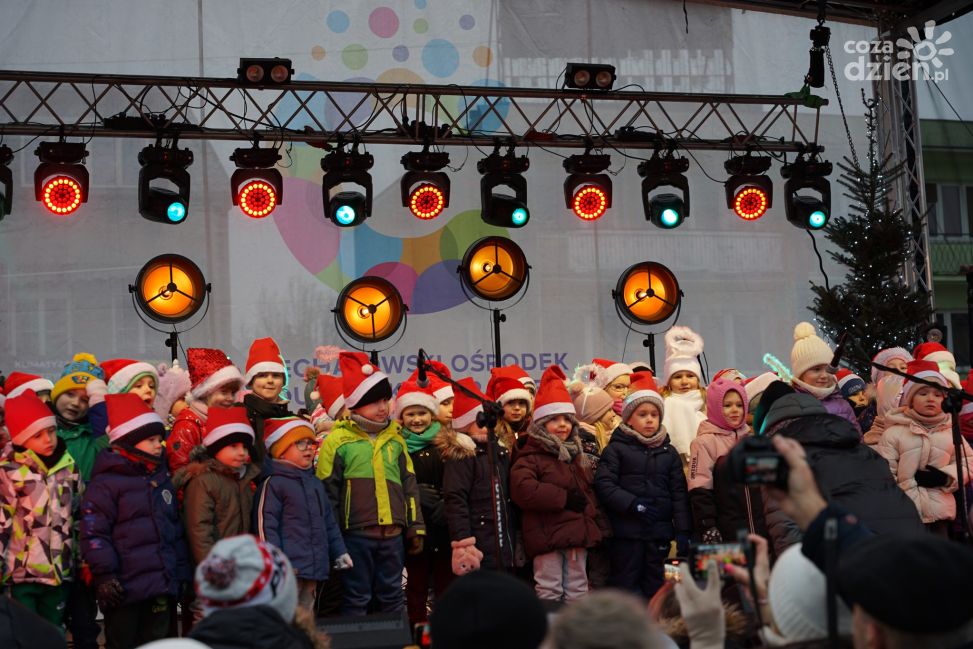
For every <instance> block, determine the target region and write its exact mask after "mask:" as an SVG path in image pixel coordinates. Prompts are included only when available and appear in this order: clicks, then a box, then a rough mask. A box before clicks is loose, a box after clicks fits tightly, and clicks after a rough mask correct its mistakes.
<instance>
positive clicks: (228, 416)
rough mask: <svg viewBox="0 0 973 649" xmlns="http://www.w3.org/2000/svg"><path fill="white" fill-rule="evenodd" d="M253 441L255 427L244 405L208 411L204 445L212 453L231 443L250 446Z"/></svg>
mask: <svg viewBox="0 0 973 649" xmlns="http://www.w3.org/2000/svg"><path fill="white" fill-rule="evenodd" d="M266 421H271V420H270V419H267V420H266ZM253 441H254V434H253V427H252V426H251V425H250V420H249V419H248V418H247V409H246V408H244V407H243V406H231V407H229V408H220V407H213V408H210V409H209V410H208V411H207V413H206V431H205V433H204V434H203V446H205V447H206V450H208V451H209V453H210V455H216V453H217V451H219V450H220V449H221V448H223V447H225V446H229V445H230V444H235V443H237V442H243V443H244V444H246V445H248V446H250V445H252V444H253Z"/></svg>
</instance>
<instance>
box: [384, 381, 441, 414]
mask: <svg viewBox="0 0 973 649" xmlns="http://www.w3.org/2000/svg"><path fill="white" fill-rule="evenodd" d="M431 388H432V382H431V381H430V382H429V386H428V387H426V388H425V389H423V388H420V387H419V385H418V384H416V383H414V382H413V381H406V382H405V383H403V384H402V385H400V386H399V392H398V395H396V397H395V412H396V413H397V414H398V415H399V417H401V416H402V412H403V411H404V410H405V409H406V408H408V407H410V406H422V407H423V408H425V409H426V410H428V411H429V412H431V413H433V414H434V415H435V414H436V411H437V410H438V409H439V402H438V401H437V400H436V397H434V396H433V395H432V389H431Z"/></svg>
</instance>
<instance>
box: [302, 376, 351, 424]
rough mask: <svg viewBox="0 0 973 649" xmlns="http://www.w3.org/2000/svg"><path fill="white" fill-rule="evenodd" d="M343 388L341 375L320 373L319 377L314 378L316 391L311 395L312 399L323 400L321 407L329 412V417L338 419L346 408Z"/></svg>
mask: <svg viewBox="0 0 973 649" xmlns="http://www.w3.org/2000/svg"><path fill="white" fill-rule="evenodd" d="M342 389H343V388H342V382H341V377H340V376H334V375H333V374H318V378H317V379H315V380H314V392H312V393H311V395H310V396H311V399H312V400H314V401H320V402H321V407H322V408H324V411H325V412H326V413H328V417H331V419H337V418H338V415H340V414H341V411H342V410H344V408H345V395H344V394H343V393H342V391H341V390H342Z"/></svg>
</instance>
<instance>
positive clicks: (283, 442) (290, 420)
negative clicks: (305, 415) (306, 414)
mask: <svg viewBox="0 0 973 649" xmlns="http://www.w3.org/2000/svg"><path fill="white" fill-rule="evenodd" d="M302 439H314V429H313V428H311V424H310V423H308V421H307V420H306V419H302V418H301V417H294V416H291V417H277V418H273V419H266V420H264V446H265V447H266V448H267V450H268V451H270V455H271V457H274V458H279V457H280V456H281V455H283V454H284V451H286V450H287V447H288V446H290V445H291V444H293V443H294V442H296V441H298V440H302Z"/></svg>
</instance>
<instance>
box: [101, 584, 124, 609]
mask: <svg viewBox="0 0 973 649" xmlns="http://www.w3.org/2000/svg"><path fill="white" fill-rule="evenodd" d="M95 599H96V600H98V607H99V608H101V609H102V610H104V609H108V608H115V607H116V606H120V605H121V603H122V602H124V601H125V587H124V586H122V582H120V581H118V578H117V577H112V578H111V579H109V580H108V581H104V582H102V583H100V584H98V588H97V589H96V591H95Z"/></svg>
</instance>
